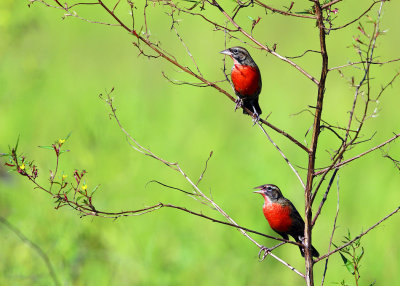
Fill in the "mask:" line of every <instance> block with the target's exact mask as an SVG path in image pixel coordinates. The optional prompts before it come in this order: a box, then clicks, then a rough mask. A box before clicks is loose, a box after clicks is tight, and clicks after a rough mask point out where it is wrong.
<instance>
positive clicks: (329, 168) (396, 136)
mask: <svg viewBox="0 0 400 286" xmlns="http://www.w3.org/2000/svg"><path fill="white" fill-rule="evenodd" d="M398 137H400V133H398V134H396V135H395V136H393V137H392V138H390V139H389V140H386V141H385V142H383V143H381V144H379V145H377V146H375V147H373V148H371V149H369V150H367V151H365V152H363V153H361V154H359V155H357V156H354V157H353V158H350V159H347V160H345V161H343V162H340V163H338V164H336V165H334V166H332V167H328V168H325V169H322V170H320V171H318V172H315V173H314V176H318V175H321V174H324V173H326V172H327V171H328V170H332V169H337V168H340V167H342V166H344V165H346V164H348V163H350V162H351V161H354V160H356V159H359V158H361V157H362V156H364V155H367V154H368V153H371V152H372V151H375V150H376V149H379V148H382V147H383V146H385V145H386V144H388V143H390V142H392V141H393V140H396V139H397V138H398Z"/></svg>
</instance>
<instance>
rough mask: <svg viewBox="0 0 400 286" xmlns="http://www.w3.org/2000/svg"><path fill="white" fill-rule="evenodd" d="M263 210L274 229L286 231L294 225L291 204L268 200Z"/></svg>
mask: <svg viewBox="0 0 400 286" xmlns="http://www.w3.org/2000/svg"><path fill="white" fill-rule="evenodd" d="M263 212H264V216H265V218H266V219H267V221H268V223H269V225H270V226H271V228H272V229H273V230H275V231H277V232H283V233H285V232H288V231H289V230H290V228H291V227H292V218H291V217H290V212H291V209H290V206H287V205H281V204H279V203H271V202H268V201H266V202H265V204H264V207H263Z"/></svg>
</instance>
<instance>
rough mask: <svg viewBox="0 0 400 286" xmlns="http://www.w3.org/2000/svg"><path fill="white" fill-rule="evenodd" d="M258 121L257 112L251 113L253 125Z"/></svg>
mask: <svg viewBox="0 0 400 286" xmlns="http://www.w3.org/2000/svg"><path fill="white" fill-rule="evenodd" d="M258 121H260V115H259V114H258V113H257V112H254V113H253V126H254V125H256V124H257V122H258Z"/></svg>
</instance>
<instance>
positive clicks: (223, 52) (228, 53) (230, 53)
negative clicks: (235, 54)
mask: <svg viewBox="0 0 400 286" xmlns="http://www.w3.org/2000/svg"><path fill="white" fill-rule="evenodd" d="M219 53H220V54H224V55H227V56H230V55H232V52H231V51H230V50H229V49H226V50H223V51H222V52H219Z"/></svg>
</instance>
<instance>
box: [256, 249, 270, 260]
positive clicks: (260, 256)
mask: <svg viewBox="0 0 400 286" xmlns="http://www.w3.org/2000/svg"><path fill="white" fill-rule="evenodd" d="M270 253H271V249H270V248H268V247H266V246H261V248H260V251H259V252H258V261H260V262H261V261H263V260H264V259H265V258H266V257H267V256H268V255H269V254H270Z"/></svg>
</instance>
